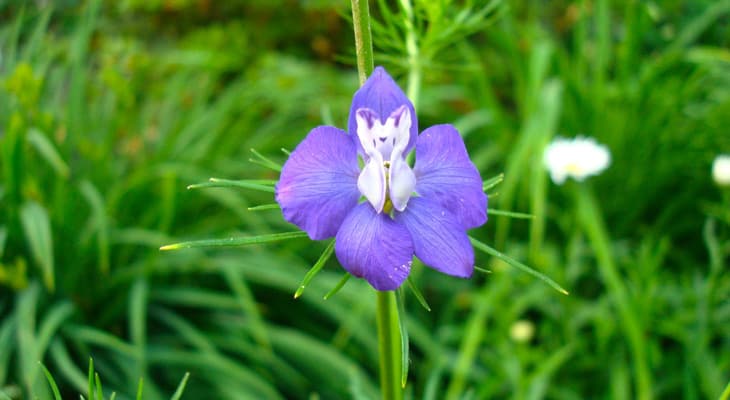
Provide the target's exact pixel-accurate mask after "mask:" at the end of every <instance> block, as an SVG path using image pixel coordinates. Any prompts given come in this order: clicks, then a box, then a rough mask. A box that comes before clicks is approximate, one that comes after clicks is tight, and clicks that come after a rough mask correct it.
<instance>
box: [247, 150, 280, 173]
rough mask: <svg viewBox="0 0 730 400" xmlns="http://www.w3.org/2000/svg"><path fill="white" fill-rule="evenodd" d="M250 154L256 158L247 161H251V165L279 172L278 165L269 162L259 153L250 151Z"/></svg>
mask: <svg viewBox="0 0 730 400" xmlns="http://www.w3.org/2000/svg"><path fill="white" fill-rule="evenodd" d="M251 153H252V154H253V155H254V156H255V157H256V158H255V159H253V158H250V159H249V161H251V162H252V163H254V164H258V165H261V166H262V167H266V168H270V169H273V170H274V171H279V172H281V165H280V164H277V163H275V162H273V161H271V160H270V159H268V158H266V157H264V156H263V155H261V153H259V152H258V151H256V150H255V149H251Z"/></svg>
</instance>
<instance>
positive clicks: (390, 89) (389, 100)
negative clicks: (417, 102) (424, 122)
mask: <svg viewBox="0 0 730 400" xmlns="http://www.w3.org/2000/svg"><path fill="white" fill-rule="evenodd" d="M403 105H405V106H406V107H408V110H409V111H410V117H411V129H410V138H409V139H408V146H406V149H405V151H404V152H403V154H408V152H409V151H410V150H411V149H412V148H413V146H414V145H415V144H416V137H417V136H418V120H417V119H416V110H415V109H414V108H413V104H412V103H411V101H410V100H408V97H406V94H405V93H403V90H401V88H400V87H398V84H396V83H395V81H394V80H393V78H391V77H390V75H388V72H386V71H385V68H383V67H377V68H375V70H374V71H373V73H372V75H370V77H369V78H368V80H367V81H365V84H363V85H362V86H361V87H360V89H358V91H357V92H355V95H354V96H353V97H352V106H351V107H350V118H349V119H348V123H347V131H348V132H349V133H350V135H351V136H352V139H353V141H355V142H356V144H357V146H358V149H359V151H360V152H361V153H362V148H361V147H360V146H361V145H360V143H359V140H358V138H357V120H356V112H357V110H359V109H361V108H369V109H371V110H373V111H375V113H376V114H377V115H378V118H379V119H380V122H381V123H383V124H385V121H386V120H387V119H388V117H390V115H391V113H393V111H395V110H397V109H398V108H399V107H400V106H403Z"/></svg>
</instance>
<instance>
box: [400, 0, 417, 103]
mask: <svg viewBox="0 0 730 400" xmlns="http://www.w3.org/2000/svg"><path fill="white" fill-rule="evenodd" d="M400 5H401V8H402V9H403V13H404V14H405V15H404V18H403V22H404V23H405V27H406V53H407V54H408V88H407V93H406V95H407V96H408V98H409V99H410V100H411V103H413V108H415V109H416V110H418V96H419V94H420V89H421V63H420V62H419V60H420V58H419V55H420V54H419V53H420V51H419V48H418V42H417V41H416V24H415V20H414V18H415V17H414V13H413V4H411V0H400Z"/></svg>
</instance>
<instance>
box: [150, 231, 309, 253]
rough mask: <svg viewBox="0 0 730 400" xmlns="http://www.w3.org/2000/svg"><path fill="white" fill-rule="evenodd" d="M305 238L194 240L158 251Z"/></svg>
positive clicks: (302, 234)
mask: <svg viewBox="0 0 730 400" xmlns="http://www.w3.org/2000/svg"><path fill="white" fill-rule="evenodd" d="M303 237H307V233H306V232H301V231H296V232H282V233H271V234H268V235H259V236H249V237H235V238H228V239H206V240H195V241H191V242H181V243H174V244H168V245H166V246H162V247H160V250H163V251H166V250H178V249H190V248H196V247H238V246H248V245H252V244H262V243H271V242H278V241H280V240H287V239H298V238H303Z"/></svg>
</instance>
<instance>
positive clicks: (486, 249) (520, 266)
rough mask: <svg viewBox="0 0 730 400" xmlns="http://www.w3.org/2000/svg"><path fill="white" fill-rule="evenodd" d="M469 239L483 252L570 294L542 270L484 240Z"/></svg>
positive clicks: (565, 293)
mask: <svg viewBox="0 0 730 400" xmlns="http://www.w3.org/2000/svg"><path fill="white" fill-rule="evenodd" d="M469 239H470V240H471V244H472V245H474V247H475V248H477V249H479V250H481V251H483V252H485V253H487V254H489V255H491V256H493V257H497V258H498V259H500V260H502V261H504V262H506V263H507V264H509V265H511V266H513V267H515V268H517V269H519V270H521V271H523V272H525V273H528V274H530V275H532V276H534V277H536V278H537V279H540V280H541V281H543V282H545V283H546V284H548V285H549V286H550V287H552V288H553V289H555V290H557V291H558V292H560V293H562V294H564V295H568V294H569V293H568V291H567V290H565V289H563V288H562V287H561V286H560V285H558V284H557V283H556V282H555V281H554V280H552V279H550V278H548V277H547V276H545V275H544V274H541V273H540V272H537V271H535V270H534V269H532V268H530V267H528V266H527V265H525V264H522V263H521V262H519V261H517V260H515V259H514V258H511V257H509V256H507V255H505V254H503V253H500V252H499V251H497V250H495V249H493V248H492V247H490V246H488V245H486V244H484V243H482V242H480V241H478V240H476V239H474V238H473V237H471V236H469Z"/></svg>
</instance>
